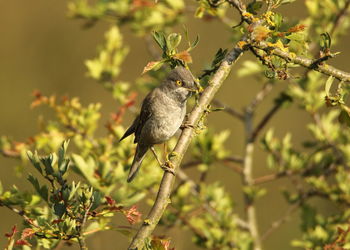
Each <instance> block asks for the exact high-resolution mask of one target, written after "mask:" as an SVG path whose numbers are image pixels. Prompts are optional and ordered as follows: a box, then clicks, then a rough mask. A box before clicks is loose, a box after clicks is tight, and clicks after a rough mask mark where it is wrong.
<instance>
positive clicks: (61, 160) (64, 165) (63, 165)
mask: <svg viewBox="0 0 350 250" xmlns="http://www.w3.org/2000/svg"><path fill="white" fill-rule="evenodd" d="M68 145H69V140H66V141H64V142H63V143H62V146H61V147H60V148H59V150H58V170H59V171H60V173H61V175H64V174H65V173H66V171H67V169H68V165H69V159H67V158H65V157H66V152H67V148H68Z"/></svg>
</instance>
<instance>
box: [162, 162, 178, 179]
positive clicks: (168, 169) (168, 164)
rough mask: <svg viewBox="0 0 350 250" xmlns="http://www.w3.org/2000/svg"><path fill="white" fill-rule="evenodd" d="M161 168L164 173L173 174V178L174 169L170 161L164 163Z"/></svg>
mask: <svg viewBox="0 0 350 250" xmlns="http://www.w3.org/2000/svg"><path fill="white" fill-rule="evenodd" d="M161 168H162V169H163V170H164V171H165V172H169V173H171V174H173V175H174V176H175V170H174V167H173V165H172V163H171V162H170V161H168V160H167V161H165V162H164V165H162V166H161Z"/></svg>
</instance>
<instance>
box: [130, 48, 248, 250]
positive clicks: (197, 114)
mask: <svg viewBox="0 0 350 250" xmlns="http://www.w3.org/2000/svg"><path fill="white" fill-rule="evenodd" d="M242 52H243V50H242V49H241V48H240V47H238V46H236V47H235V48H234V49H232V50H231V51H230V53H228V54H227V55H226V56H225V58H224V60H223V61H222V63H221V65H220V67H219V68H218V70H217V71H216V72H215V74H214V75H213V76H212V77H211V79H210V80H209V83H210V84H209V86H208V87H207V88H206V89H205V90H204V91H203V93H202V95H201V97H200V98H199V101H198V103H197V105H196V106H195V107H194V108H193V110H192V112H191V113H190V115H189V116H188V121H187V123H188V124H193V125H196V124H197V123H198V121H199V120H200V118H201V117H202V115H203V114H204V112H205V111H206V109H207V107H208V105H209V104H210V102H211V101H212V99H213V98H214V96H215V94H216V92H217V91H218V90H219V88H220V87H221V85H222V84H223V82H224V80H225V79H226V78H227V76H228V74H229V73H230V71H231V68H232V66H233V65H234V63H235V62H236V61H237V60H238V58H239V57H240V56H241V55H242ZM193 133H194V130H193V128H192V127H191V126H188V127H186V128H184V129H183V131H182V133H181V136H180V138H179V140H178V142H177V144H176V146H175V149H174V150H173V152H172V153H171V154H170V155H171V156H172V157H170V162H171V165H172V166H173V167H174V170H175V171H176V170H177V168H178V167H179V165H180V164H181V161H182V159H183V156H184V154H185V152H186V151H187V149H188V146H189V144H190V142H191V138H192V135H193ZM174 180H175V178H174V175H173V174H171V173H169V172H165V173H164V175H163V178H162V181H161V184H160V187H159V191H158V194H157V197H156V200H155V202H154V205H153V207H152V209H151V211H150V212H149V214H148V216H147V218H146V220H145V221H144V223H143V225H142V226H141V227H140V229H139V231H138V232H137V234H136V235H135V236H134V238H133V240H132V242H131V244H130V246H129V249H142V247H143V245H144V242H145V239H146V238H147V237H149V236H150V235H151V233H152V232H153V230H154V229H155V227H156V225H157V224H158V222H159V220H160V218H161V217H162V215H163V213H164V211H165V209H166V207H167V205H168V203H169V197H170V193H171V190H172V186H173V183H174Z"/></svg>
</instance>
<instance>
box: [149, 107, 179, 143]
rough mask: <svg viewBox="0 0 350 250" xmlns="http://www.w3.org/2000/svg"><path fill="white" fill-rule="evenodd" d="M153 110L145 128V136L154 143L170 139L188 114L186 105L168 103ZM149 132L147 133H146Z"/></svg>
mask: <svg viewBox="0 0 350 250" xmlns="http://www.w3.org/2000/svg"><path fill="white" fill-rule="evenodd" d="M166 106H167V108H164V107H162V108H160V109H159V110H157V111H156V112H153V114H152V117H151V118H150V119H149V120H148V122H147V124H146V126H145V127H144V129H143V131H142V132H143V133H144V134H145V137H148V138H149V140H148V141H149V142H151V143H152V144H160V143H163V142H165V141H167V140H169V139H170V138H171V137H172V136H173V135H174V134H175V133H176V131H177V130H178V129H179V128H180V126H181V124H182V121H183V119H184V117H185V114H186V105H183V106H182V107H181V106H177V105H166ZM146 133H147V135H146Z"/></svg>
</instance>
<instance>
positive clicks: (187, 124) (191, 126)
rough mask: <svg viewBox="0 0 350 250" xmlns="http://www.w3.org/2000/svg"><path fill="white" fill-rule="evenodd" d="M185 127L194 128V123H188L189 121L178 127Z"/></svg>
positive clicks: (182, 128)
mask: <svg viewBox="0 0 350 250" xmlns="http://www.w3.org/2000/svg"><path fill="white" fill-rule="evenodd" d="M185 128H192V129H194V128H195V126H194V125H192V124H189V123H186V122H185V123H183V124H182V125H181V126H180V129H181V130H184V129H185Z"/></svg>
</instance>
